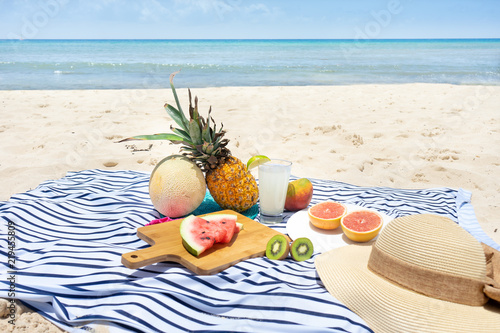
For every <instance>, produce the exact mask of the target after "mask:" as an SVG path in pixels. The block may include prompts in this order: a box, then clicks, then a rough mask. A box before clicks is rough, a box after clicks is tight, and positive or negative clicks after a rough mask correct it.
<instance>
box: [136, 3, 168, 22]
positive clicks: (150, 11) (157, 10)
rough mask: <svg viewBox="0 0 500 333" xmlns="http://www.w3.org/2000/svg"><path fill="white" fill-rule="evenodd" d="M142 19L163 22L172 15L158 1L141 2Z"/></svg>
mask: <svg viewBox="0 0 500 333" xmlns="http://www.w3.org/2000/svg"><path fill="white" fill-rule="evenodd" d="M140 6H141V10H140V13H141V15H140V17H139V19H140V20H141V21H161V20H168V18H166V16H168V15H170V11H169V10H168V8H166V7H165V6H163V5H162V4H161V3H160V2H159V1H157V0H143V1H141V4H140Z"/></svg>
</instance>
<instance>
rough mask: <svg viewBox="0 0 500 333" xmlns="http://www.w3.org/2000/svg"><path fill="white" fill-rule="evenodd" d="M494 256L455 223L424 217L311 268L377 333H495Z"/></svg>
mask: <svg viewBox="0 0 500 333" xmlns="http://www.w3.org/2000/svg"><path fill="white" fill-rule="evenodd" d="M486 249H488V250H489V251H490V252H486V251H485V250H486ZM485 253H487V254H485ZM499 256H500V252H498V251H495V250H493V249H491V248H488V247H486V246H484V249H483V246H482V245H481V243H479V242H478V241H477V240H476V239H475V238H474V237H473V236H471V235H470V234H469V233H468V232H467V231H465V230H464V229H462V228H461V227H460V226H458V225H457V224H456V223H454V222H453V221H452V220H450V219H448V218H446V217H442V216H437V215H429V214H421V215H409V216H404V217H400V218H397V219H394V220H393V221H391V222H389V224H387V226H386V227H385V228H384V229H383V230H382V232H381V234H380V235H379V237H378V239H377V241H376V242H375V244H374V245H373V246H362V245H348V246H344V247H341V248H338V249H334V250H331V251H328V252H325V253H323V254H321V255H319V256H318V257H317V258H316V261H315V264H316V268H317V270H318V274H319V276H320V278H321V281H322V282H323V284H324V285H325V287H326V289H327V290H328V291H329V292H330V294H332V295H333V296H334V297H335V298H337V299H338V300H340V301H341V302H343V303H344V304H345V305H346V306H347V307H348V308H350V309H351V310H352V311H354V312H355V313H356V314H358V315H359V316H360V317H361V318H362V319H364V320H365V321H366V322H367V324H368V325H369V326H370V327H371V328H372V329H373V330H374V331H375V332H433V333H434V332H474V333H475V332H500V303H498V302H497V301H500V288H499V287H500V283H499V280H500V279H499V278H500V267H498V266H496V265H495V266H493V263H494V262H495V261H496V262H497V263H498V262H500V258H499ZM494 270H496V273H497V276H494V277H495V278H496V279H497V281H496V282H495V280H493V279H492V277H493V272H494ZM490 298H492V299H491V300H490ZM493 299H496V301H495V300H493Z"/></svg>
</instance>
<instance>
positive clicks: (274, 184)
mask: <svg viewBox="0 0 500 333" xmlns="http://www.w3.org/2000/svg"><path fill="white" fill-rule="evenodd" d="M291 170H292V162H289V161H285V160H280V159H271V161H269V162H267V163H264V164H261V165H259V211H260V221H261V222H262V223H280V222H282V221H283V209H284V207H285V200H286V192H287V189H288V181H289V178H290V172H291Z"/></svg>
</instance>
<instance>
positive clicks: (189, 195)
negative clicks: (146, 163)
mask: <svg viewBox="0 0 500 333" xmlns="http://www.w3.org/2000/svg"><path fill="white" fill-rule="evenodd" d="M206 190H207V185H206V183H205V177H204V176H203V172H202V171H201V169H200V168H199V167H198V166H197V165H196V164H195V163H194V162H192V161H191V160H189V159H188V158H187V157H185V156H182V155H171V156H168V157H166V158H164V159H163V160H161V161H160V162H159V163H158V164H157V165H156V167H155V168H154V170H153V172H152V173H151V177H150V179H149V196H150V198H151V202H152V203H153V206H154V207H155V209H156V210H157V211H159V212H160V213H161V214H163V215H165V216H168V217H172V218H175V217H181V216H185V215H188V214H189V213H191V212H192V211H194V210H195V209H196V208H198V206H199V205H200V204H201V203H202V201H203V199H204V198H205V193H206Z"/></svg>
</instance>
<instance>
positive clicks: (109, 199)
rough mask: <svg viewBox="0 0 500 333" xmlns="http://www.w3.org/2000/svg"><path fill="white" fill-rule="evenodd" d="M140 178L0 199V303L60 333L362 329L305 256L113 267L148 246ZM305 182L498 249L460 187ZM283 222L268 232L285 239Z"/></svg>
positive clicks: (60, 183) (66, 181)
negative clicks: (454, 225)
mask: <svg viewBox="0 0 500 333" xmlns="http://www.w3.org/2000/svg"><path fill="white" fill-rule="evenodd" d="M148 181H149V174H145V173H141V172H135V171H102V170H87V171H82V172H75V173H68V175H67V176H66V177H65V178H62V179H60V180H55V181H46V182H44V183H42V184H41V185H40V186H39V187H38V188H36V189H35V190H32V191H29V192H27V193H23V194H18V195H15V196H13V197H12V198H11V199H10V200H9V201H5V202H0V220H1V225H2V229H1V238H0V242H1V244H2V247H1V250H0V251H1V253H0V256H1V261H0V262H1V264H2V265H1V270H2V272H1V273H2V278H1V281H0V282H1V284H0V286H1V287H0V288H1V289H0V290H1V295H0V297H4V298H9V297H15V298H17V299H20V300H22V301H23V302H24V303H25V304H26V305H28V306H30V307H31V308H33V309H34V310H36V311H38V312H39V313H41V314H42V315H43V316H45V317H46V318H48V319H49V320H51V321H52V322H53V323H55V324H56V325H58V326H59V327H61V328H63V329H66V330H68V331H72V332H73V331H75V332H78V331H81V332H85V331H92V330H93V329H95V328H97V327H98V326H99V325H106V326H107V327H108V328H109V331H110V332H129V331H135V332H186V331H193V332H213V331H231V332H301V333H303V332H323V331H324V332H371V330H370V328H369V327H368V326H367V325H366V323H365V322H364V321H363V320H362V319H360V318H359V317H358V316H357V315H355V314H354V313H353V312H351V311H350V310H349V309H348V308H346V307H345V306H344V305H343V304H341V303H340V302H339V301H337V300H336V299H334V298H333V297H332V296H331V295H330V294H329V293H328V292H327V291H326V290H325V288H324V287H323V285H322V283H321V281H320V279H319V277H318V275H317V274H316V271H315V268H314V256H313V258H312V259H310V260H307V261H305V262H295V261H293V260H284V261H271V260H268V259H267V258H253V259H249V260H246V261H243V262H241V263H238V264H237V265H235V266H233V267H230V268H228V269H226V270H225V271H223V272H221V273H219V274H217V275H213V276H197V275H194V274H192V273H191V272H190V271H189V270H187V269H185V268H184V267H182V266H181V265H179V264H175V263H168V262H164V263H158V264H155V265H150V266H147V267H144V268H141V269H137V270H131V269H128V268H126V267H124V266H123V265H122V264H121V255H122V254H123V253H126V252H130V251H134V250H137V249H139V248H142V247H146V246H149V245H147V244H146V243H145V242H143V241H142V240H140V239H138V238H137V236H136V230H137V228H138V227H141V226H143V225H145V224H146V223H148V222H149V221H151V220H153V219H155V218H158V217H159V216H158V213H157V212H156V211H155V210H154V209H153V207H152V205H151V202H150V200H149V195H148ZM312 181H313V185H314V197H313V203H315V202H319V201H321V200H325V199H332V200H337V201H342V202H346V203H353V204H357V205H360V206H365V207H368V208H374V209H377V210H379V211H381V212H383V213H385V214H388V215H391V216H392V217H398V216H403V215H407V214H414V213H433V214H440V215H445V216H448V217H450V218H452V219H453V220H455V221H457V222H458V223H459V224H460V225H462V226H463V227H464V228H465V229H466V230H468V231H469V232H470V233H471V234H473V235H474V236H475V237H476V238H477V239H479V240H480V241H482V242H485V243H487V244H489V245H490V246H493V247H495V248H497V249H500V247H499V246H498V245H497V244H495V243H494V242H493V241H492V240H491V239H490V238H489V237H488V236H486V235H485V234H484V232H483V231H482V230H481V228H480V227H479V224H478V223H477V221H476V219H475V216H474V211H473V208H472V205H471V204H470V193H469V192H466V191H464V190H453V189H448V188H435V189H426V190H402V189H392V188H382V187H358V186H353V185H349V184H344V183H339V182H334V181H327V180H312ZM290 215H291V213H289V214H288V216H287V218H288V217H289V216H290ZM285 225H286V224H285V223H282V224H280V225H278V226H275V227H274V228H276V229H278V230H280V231H282V232H285ZM14 260H15V261H14ZM12 276H14V279H12V278H11V277H12ZM12 281H14V285H13V284H12V283H11V282H12ZM9 293H14V295H12V294H10V295H9Z"/></svg>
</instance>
